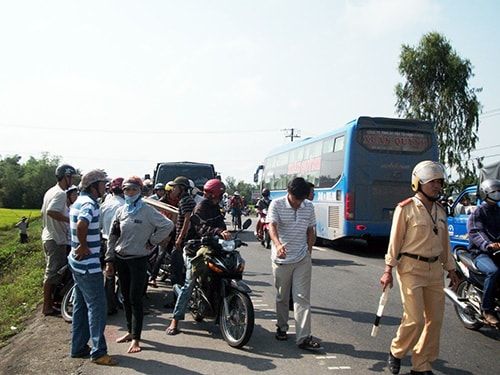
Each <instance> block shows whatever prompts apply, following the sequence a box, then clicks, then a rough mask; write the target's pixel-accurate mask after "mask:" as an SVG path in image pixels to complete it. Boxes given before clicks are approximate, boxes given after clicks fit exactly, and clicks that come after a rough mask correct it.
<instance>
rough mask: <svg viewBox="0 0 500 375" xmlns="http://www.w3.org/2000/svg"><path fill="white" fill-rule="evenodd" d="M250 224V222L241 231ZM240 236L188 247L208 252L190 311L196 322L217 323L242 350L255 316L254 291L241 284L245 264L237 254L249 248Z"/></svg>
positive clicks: (199, 241) (200, 241)
mask: <svg viewBox="0 0 500 375" xmlns="http://www.w3.org/2000/svg"><path fill="white" fill-rule="evenodd" d="M250 224H251V220H250V219H247V220H246V221H245V222H244V223H243V229H242V230H244V229H247V228H248V227H249V226H250ZM242 230H241V231H242ZM241 231H240V232H241ZM238 233H239V232H238ZM238 233H237V234H238ZM237 234H236V236H235V238H234V239H233V240H230V241H226V240H223V239H221V238H219V237H217V236H215V237H203V238H201V239H196V240H189V241H188V245H200V246H206V247H207V248H208V251H207V253H206V255H205V264H206V266H207V268H208V271H207V272H206V273H204V274H203V275H202V276H199V277H198V278H197V279H196V281H195V285H194V288H193V292H192V294H191V299H190V302H189V304H188V307H189V310H190V312H191V315H192V316H193V318H194V319H195V320H196V321H202V320H203V319H205V318H211V319H214V320H215V322H216V324H218V325H219V327H220V330H221V333H222V336H223V337H224V340H225V341H226V342H227V343H228V344H229V346H231V347H234V348H241V347H242V346H244V345H245V344H246V343H247V342H248V340H250V337H251V336H252V333H253V329H254V323H255V315H254V309H253V304H252V301H251V299H250V296H249V294H250V293H251V289H250V287H249V286H248V285H247V284H246V283H245V282H244V281H243V280H242V277H243V270H244V268H245V261H244V260H243V258H242V257H241V255H240V253H239V251H238V250H237V248H239V247H240V246H248V245H247V244H246V243H244V242H242V241H241V240H240V239H239V238H237Z"/></svg>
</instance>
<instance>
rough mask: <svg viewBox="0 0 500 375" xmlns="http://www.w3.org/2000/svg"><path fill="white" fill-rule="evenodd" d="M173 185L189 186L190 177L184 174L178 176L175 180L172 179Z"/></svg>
mask: <svg viewBox="0 0 500 375" xmlns="http://www.w3.org/2000/svg"><path fill="white" fill-rule="evenodd" d="M172 185H173V186H175V185H182V186H185V187H189V179H188V178H187V177H184V176H178V177H176V178H175V179H174V181H172Z"/></svg>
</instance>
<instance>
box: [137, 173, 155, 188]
mask: <svg viewBox="0 0 500 375" xmlns="http://www.w3.org/2000/svg"><path fill="white" fill-rule="evenodd" d="M134 177H136V176H134ZM137 178H139V177H137ZM141 186H142V187H144V186H145V187H147V188H148V189H151V188H152V187H153V181H151V180H150V179H149V178H147V179H145V180H144V183H142V180H141Z"/></svg>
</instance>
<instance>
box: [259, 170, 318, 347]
mask: <svg viewBox="0 0 500 375" xmlns="http://www.w3.org/2000/svg"><path fill="white" fill-rule="evenodd" d="M309 192H310V187H309V184H308V182H307V181H305V180H304V179H303V178H302V177H296V178H294V179H293V180H291V181H290V182H289V183H288V187H287V195H286V196H284V197H281V198H277V199H274V200H273V201H272V202H271V205H270V206H269V211H268V216H267V220H268V221H269V223H270V224H269V235H270V237H271V240H272V247H271V260H272V268H273V276H274V286H275V287H276V315H277V319H278V322H277V324H276V326H277V332H276V339H277V340H286V339H287V338H288V336H287V330H288V328H289V326H288V311H289V310H288V301H289V295H290V290H291V291H292V295H293V301H294V318H295V328H296V335H295V338H296V343H297V345H298V346H299V348H301V349H319V348H321V345H320V343H319V342H318V341H316V340H315V339H314V338H313V337H312V336H311V303H310V294H311V271H312V261H311V251H312V247H313V244H314V241H315V239H316V236H315V227H316V216H315V214H314V206H313V204H312V202H311V201H309V200H307V199H306V198H307V197H308V196H309Z"/></svg>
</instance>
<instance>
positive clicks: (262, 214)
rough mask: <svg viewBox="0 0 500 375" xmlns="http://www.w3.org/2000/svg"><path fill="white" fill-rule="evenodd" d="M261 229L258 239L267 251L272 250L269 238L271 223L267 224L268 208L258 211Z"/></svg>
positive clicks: (258, 232)
mask: <svg viewBox="0 0 500 375" xmlns="http://www.w3.org/2000/svg"><path fill="white" fill-rule="evenodd" d="M257 215H258V216H259V224H260V228H259V230H258V231H257V239H258V240H259V241H260V243H261V244H262V246H264V247H265V248H266V249H270V248H271V237H270V236H269V223H268V222H267V208H264V209H263V210H259V211H257Z"/></svg>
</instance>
